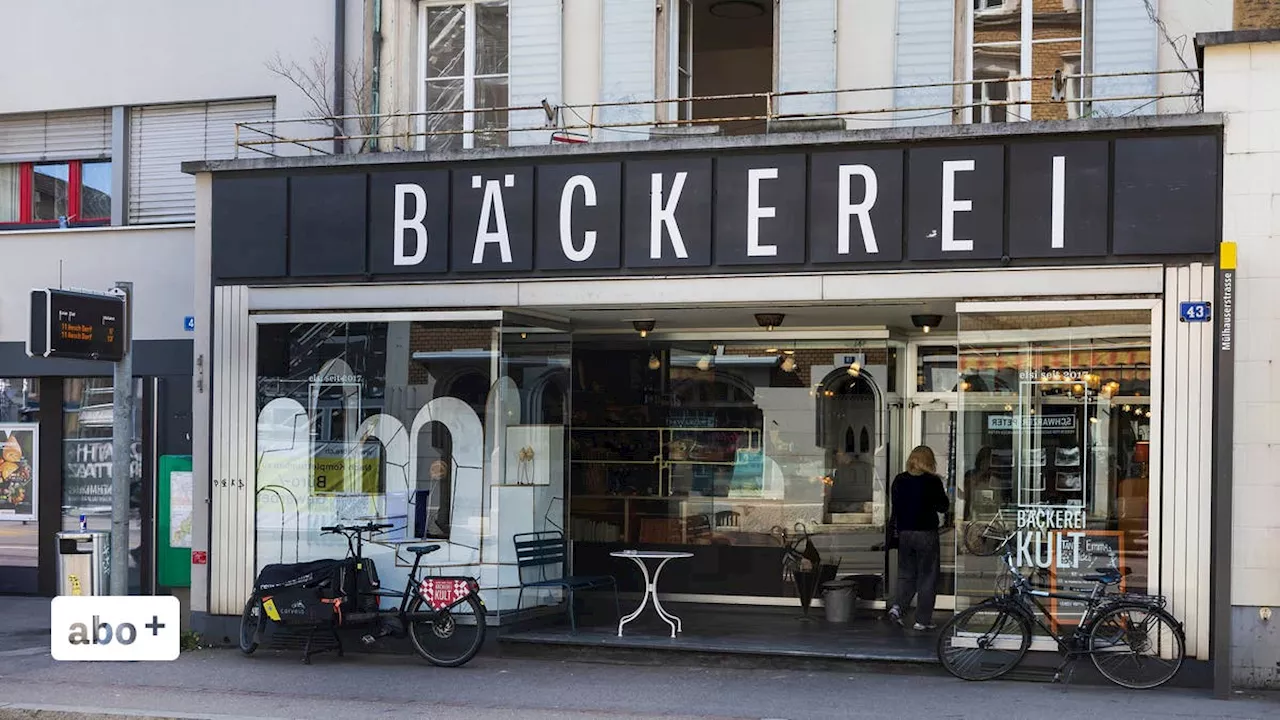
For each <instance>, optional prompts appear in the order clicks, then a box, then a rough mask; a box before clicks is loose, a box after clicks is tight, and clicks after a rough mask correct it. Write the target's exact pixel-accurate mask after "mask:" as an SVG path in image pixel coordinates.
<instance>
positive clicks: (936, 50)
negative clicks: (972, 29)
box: [893, 0, 959, 126]
mask: <svg viewBox="0 0 1280 720" xmlns="http://www.w3.org/2000/svg"><path fill="white" fill-rule="evenodd" d="M955 28H956V17H955V2H954V1H953V0H898V31H897V49H896V51H895V52H896V56H895V58H894V70H893V76H894V84H895V85H919V84H921V83H931V82H944V83H945V82H951V81H952V79H953V77H955V76H957V75H959V73H954V69H953V66H954V62H955V60H954V56H955V50H954V48H955ZM951 94H952V89H951V87H950V86H947V85H939V86H934V87H925V88H901V87H900V88H898V89H897V90H894V91H893V104H894V105H895V106H896V107H899V108H911V107H939V106H949V105H951V103H952V96H951ZM894 124H895V125H899V126H902V125H949V124H951V112H950V111H947V110H914V111H913V110H905V111H902V112H899V113H898V114H897V117H896V119H895V121H894Z"/></svg>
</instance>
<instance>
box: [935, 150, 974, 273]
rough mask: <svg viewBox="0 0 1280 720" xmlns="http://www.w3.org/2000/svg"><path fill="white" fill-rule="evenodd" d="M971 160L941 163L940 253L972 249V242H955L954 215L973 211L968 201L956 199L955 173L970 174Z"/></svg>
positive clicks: (971, 169) (971, 204)
mask: <svg viewBox="0 0 1280 720" xmlns="http://www.w3.org/2000/svg"><path fill="white" fill-rule="evenodd" d="M972 171H973V161H972V160H944V161H942V251H943V252H957V251H959V252H966V251H969V250H972V249H973V241H972V240H956V238H955V235H956V213H958V212H969V211H971V210H973V202H972V201H970V200H957V199H956V173H958V172H972Z"/></svg>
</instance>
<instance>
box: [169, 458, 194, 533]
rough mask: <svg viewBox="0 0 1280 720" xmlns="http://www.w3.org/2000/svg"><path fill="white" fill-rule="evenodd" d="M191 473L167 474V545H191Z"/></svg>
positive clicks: (186, 471) (187, 471) (188, 471)
mask: <svg viewBox="0 0 1280 720" xmlns="http://www.w3.org/2000/svg"><path fill="white" fill-rule="evenodd" d="M191 497H192V474H191V471H190V470H185V471H177V470H175V471H174V472H172V473H170V475H169V546H170V547H176V548H190V547H191Z"/></svg>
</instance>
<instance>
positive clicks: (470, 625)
mask: <svg viewBox="0 0 1280 720" xmlns="http://www.w3.org/2000/svg"><path fill="white" fill-rule="evenodd" d="M409 612H411V613H420V612H430V608H429V607H428V606H427V604H426V602H425V601H423V599H422V598H417V599H416V600H414V601H413V603H412V604H411V605H410V606H409ZM484 633H485V620H484V606H483V605H481V604H480V599H479V598H477V597H476V596H475V595H471V596H470V597H468V598H467V600H466V602H465V603H459V604H458V605H455V606H453V607H452V608H450V609H448V610H442V611H440V612H438V613H436V614H435V617H433V618H432V619H430V620H412V621H410V622H409V639H410V640H412V641H413V649H414V650H415V651H417V653H418V654H419V655H421V656H422V658H423V659H424V660H426V661H427V662H429V663H431V664H432V665H439V666H441V667H458V666H459V665H463V664H465V663H466V662H467V661H468V660H470V659H471V658H473V657H475V655H476V653H477V652H479V651H480V646H481V645H482V644H483V643H484Z"/></svg>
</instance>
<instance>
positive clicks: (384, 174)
mask: <svg viewBox="0 0 1280 720" xmlns="http://www.w3.org/2000/svg"><path fill="white" fill-rule="evenodd" d="M1217 148H1218V140H1217V138H1216V137H1215V136H1212V135H1177V136H1167V137H1118V138H1094V137H1089V138H1087V139H1074V138H1072V139H1055V140H1053V141H1045V140H1044V139H1042V138H1039V139H1031V138H1021V139H1012V140H1008V141H1005V142H1002V143H992V142H989V141H988V142H984V143H978V144H964V145H960V144H956V145H946V146H938V145H933V146H924V147H911V148H906V149H904V148H902V147H891V148H872V149H868V148H866V147H865V146H861V145H848V146H807V147H797V148H783V149H770V150H768V151H767V152H760V151H755V152H750V153H746V152H741V151H734V152H732V153H730V152H727V151H726V152H723V153H718V154H711V153H701V154H689V153H684V154H676V153H663V152H643V153H631V154H627V155H614V156H601V155H593V156H588V157H578V156H574V155H568V156H553V157H544V158H538V159H536V160H532V159H526V160H523V161H521V160H513V161H512V162H510V163H502V164H496V163H494V162H492V161H489V162H485V163H483V164H480V163H475V164H460V163H453V164H450V165H447V166H446V165H438V166H437V165H432V164H429V163H427V164H415V165H379V166H375V167H374V169H370V170H367V171H365V168H363V167H362V168H360V170H361V172H356V171H355V168H344V169H343V171H341V172H337V173H335V172H333V171H332V169H330V170H329V171H328V172H327V173H325V174H320V173H314V172H312V173H309V172H306V171H303V170H293V171H290V172H289V173H288V174H280V173H274V174H273V173H265V172H264V173H256V174H236V175H229V176H215V183H214V225H213V230H214V269H215V275H217V277H218V278H219V279H220V280H223V281H233V280H241V279H251V278H262V279H266V278H316V277H334V278H338V277H350V278H361V279H370V278H371V277H372V278H380V277H385V278H386V279H389V280H390V279H397V278H405V277H406V276H420V277H434V276H465V275H474V274H480V273H483V274H486V275H497V276H510V275H518V276H530V275H538V276H545V275H551V274H575V273H579V274H594V275H599V274H602V273H618V274H646V273H649V274H651V273H657V272H672V271H680V270H688V271H697V270H701V271H705V272H717V271H719V272H742V271H744V270H751V269H752V266H755V268H756V269H759V270H774V271H788V270H803V269H806V268H807V269H820V268H823V267H831V266H845V267H856V266H873V267H885V265H886V264H894V263H898V264H903V263H912V262H917V261H926V262H952V263H969V264H977V265H982V264H990V263H992V262H1000V261H1002V260H1006V259H1011V260H1019V259H1040V260H1044V259H1050V260H1051V259H1054V258H1063V259H1067V258H1107V257H1111V258H1120V257H1128V258H1136V257H1149V256H1159V255H1177V254H1202V253H1212V252H1213V251H1214V249H1215V247H1216V241H1217V237H1216V228H1218V227H1220V223H1219V222H1218V179H1217V178H1218V170H1217V162H1218V160H1217V158H1218V150H1217Z"/></svg>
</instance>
